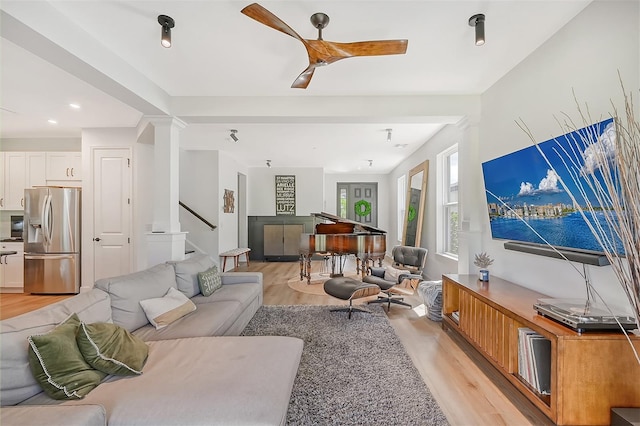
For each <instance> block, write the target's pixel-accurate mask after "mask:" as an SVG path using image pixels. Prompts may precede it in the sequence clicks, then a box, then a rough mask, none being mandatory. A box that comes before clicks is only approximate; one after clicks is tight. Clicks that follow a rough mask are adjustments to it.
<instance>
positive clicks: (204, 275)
mask: <svg viewBox="0 0 640 426" xmlns="http://www.w3.org/2000/svg"><path fill="white" fill-rule="evenodd" d="M198 285H199V286H200V293H202V295H203V296H211V295H212V294H213V292H214V291H216V290H217V289H219V288H220V287H222V279H221V278H220V274H219V273H218V268H217V267H216V266H215V265H213V266H212V267H211V268H209V269H207V270H206V271H204V272H199V273H198Z"/></svg>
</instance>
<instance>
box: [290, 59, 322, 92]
mask: <svg viewBox="0 0 640 426" xmlns="http://www.w3.org/2000/svg"><path fill="white" fill-rule="evenodd" d="M315 70H316V66H315V65H309V66H308V67H307V69H306V70H304V71H302V73H301V74H300V75H299V76H298V78H296V80H295V81H294V82H293V84H292V85H291V87H292V88H293V89H306V88H307V86H308V85H309V82H311V77H313V72H314V71H315Z"/></svg>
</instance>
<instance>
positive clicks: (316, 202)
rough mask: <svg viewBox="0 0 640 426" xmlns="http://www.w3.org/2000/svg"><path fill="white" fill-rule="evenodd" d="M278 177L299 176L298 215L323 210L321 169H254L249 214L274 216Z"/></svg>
mask: <svg viewBox="0 0 640 426" xmlns="http://www.w3.org/2000/svg"><path fill="white" fill-rule="evenodd" d="M276 175H294V176H295V177H296V216H309V215H310V214H311V213H318V212H320V211H323V206H324V191H323V188H324V173H323V170H322V169H321V168H302V167H301V168H294V167H270V168H269V167H252V168H250V169H248V176H247V188H248V191H247V192H248V194H249V199H248V202H247V203H248V205H247V215H249V216H275V214H276V178H275V176H276Z"/></svg>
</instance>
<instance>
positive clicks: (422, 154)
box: [387, 124, 464, 280]
mask: <svg viewBox="0 0 640 426" xmlns="http://www.w3.org/2000/svg"><path fill="white" fill-rule="evenodd" d="M463 138H464V131H463V129H461V128H460V127H459V126H456V125H452V124H450V125H447V126H445V127H444V128H443V129H442V130H440V131H439V132H438V133H436V134H435V135H434V136H433V137H432V138H431V139H429V140H428V141H427V142H426V143H425V144H424V145H423V146H422V147H420V148H419V149H418V150H417V151H416V152H415V153H414V154H413V155H412V156H411V157H410V158H408V159H407V160H405V161H403V162H402V163H400V165H398V167H396V168H395V169H394V170H393V171H392V172H391V173H390V174H389V176H388V179H387V182H388V187H389V205H390V206H391V208H390V210H391V211H390V212H389V213H390V215H391V217H392V218H391V220H390V226H389V233H388V234H387V251H388V252H390V251H391V247H392V245H391V242H392V241H393V242H394V244H400V241H396V240H395V238H396V235H397V233H398V230H397V222H398V221H397V201H396V200H397V199H398V198H397V192H398V189H397V186H398V185H397V182H398V178H399V177H400V176H402V175H405V176H406V177H407V182H408V179H409V170H411V169H412V168H414V167H415V166H417V165H418V164H420V163H422V162H423V161H424V160H428V161H429V173H428V174H427V176H428V177H427V196H426V199H425V212H424V214H425V216H424V222H423V227H422V235H421V238H420V247H424V248H426V249H428V250H429V253H428V255H427V264H426V271H425V275H426V276H427V277H428V278H430V279H434V280H436V279H440V277H441V276H442V274H444V273H456V272H458V269H457V268H458V262H457V261H455V260H453V259H451V258H449V257H445V256H442V255H439V254H438V253H437V250H436V248H437V245H436V229H437V226H436V211H437V203H436V182H437V164H436V157H437V155H438V154H439V153H441V152H442V151H444V150H446V149H448V148H450V147H451V146H452V145H455V144H456V143H457V144H460V143H462V142H463Z"/></svg>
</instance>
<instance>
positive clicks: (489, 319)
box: [442, 274, 640, 425]
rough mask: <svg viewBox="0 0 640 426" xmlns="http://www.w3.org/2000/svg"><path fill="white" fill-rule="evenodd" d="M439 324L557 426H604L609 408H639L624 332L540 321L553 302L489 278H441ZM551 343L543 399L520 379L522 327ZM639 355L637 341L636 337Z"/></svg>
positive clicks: (639, 388)
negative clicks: (543, 307)
mask: <svg viewBox="0 0 640 426" xmlns="http://www.w3.org/2000/svg"><path fill="white" fill-rule="evenodd" d="M442 295H443V316H442V327H443V328H445V329H448V330H451V331H453V332H455V333H457V334H459V335H460V336H461V337H462V338H463V339H465V340H466V341H467V342H469V343H470V344H471V345H472V346H473V347H474V348H475V349H476V350H477V351H478V352H479V353H480V354H481V355H482V356H483V357H484V358H486V359H487V360H488V361H489V362H490V363H491V364H492V365H493V366H495V367H496V368H497V369H498V371H499V372H500V373H501V374H502V375H503V376H504V377H506V378H507V380H508V381H509V382H510V383H511V384H512V385H513V386H514V387H515V388H516V389H517V390H518V391H520V392H521V393H522V394H523V395H524V396H525V397H527V398H528V399H529V400H530V401H531V402H532V403H533V404H534V405H535V406H536V407H538V408H539V409H540V410H541V411H542V412H543V413H544V414H545V415H546V416H547V417H549V418H550V419H551V420H552V421H553V422H554V423H556V424H558V425H607V424H609V423H610V410H611V408H612V407H640V364H638V361H637V360H636V358H635V356H634V355H633V351H632V349H631V347H630V345H629V342H628V341H627V339H626V338H625V336H624V334H622V333H616V332H611V333H602V332H586V333H582V334H579V333H577V332H575V331H573V330H571V329H570V328H568V327H565V326H563V325H560V324H558V323H556V322H554V321H552V320H550V319H548V318H545V317H543V316H540V315H538V314H537V313H536V311H535V310H534V308H533V304H534V303H535V302H536V301H537V299H539V298H542V297H548V296H545V295H543V294H540V293H537V292H535V291H532V290H529V289H527V288H524V287H521V286H518V285H517V284H514V283H511V282H509V281H506V280H502V279H500V278H497V277H494V276H491V280H490V281H489V282H481V281H479V280H478V277H477V275H455V274H446V275H443V277H442ZM521 327H528V328H530V329H532V330H533V331H535V332H536V333H538V334H540V335H542V336H544V337H545V338H547V339H549V340H550V341H551V392H550V395H542V394H540V393H538V392H536V390H535V389H533V388H532V387H531V386H529V385H528V384H527V383H526V382H525V380H524V379H522V378H521V377H520V376H519V374H518V362H519V361H518V328H521ZM631 338H632V342H633V344H634V347H635V348H636V350H637V351H640V338H638V337H637V336H631Z"/></svg>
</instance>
